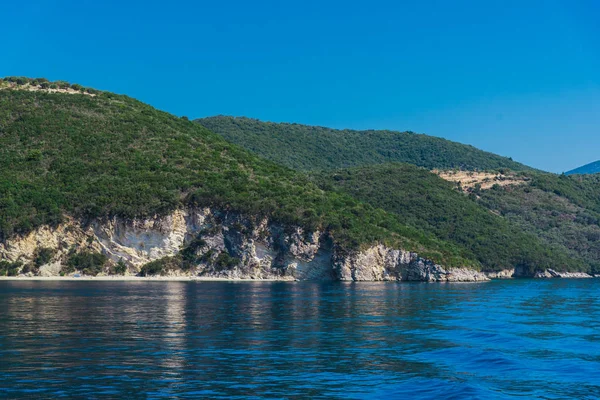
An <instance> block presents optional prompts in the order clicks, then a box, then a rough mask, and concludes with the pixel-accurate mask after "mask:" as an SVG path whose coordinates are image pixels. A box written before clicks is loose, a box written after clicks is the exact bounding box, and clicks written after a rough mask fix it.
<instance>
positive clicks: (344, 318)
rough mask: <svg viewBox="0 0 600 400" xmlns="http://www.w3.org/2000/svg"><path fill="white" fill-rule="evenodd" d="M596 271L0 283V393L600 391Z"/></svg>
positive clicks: (491, 394) (489, 394) (494, 394)
mask: <svg viewBox="0 0 600 400" xmlns="http://www.w3.org/2000/svg"><path fill="white" fill-rule="evenodd" d="M599 285H600V282H599V281H597V280H551V281H539V280H535V281H534V280H518V281H504V282H491V283H485V284H397V283H354V284H349V283H348V284H346V283H283V282H281V283H278V282H255V283H223V282H198V283H193V282H35V281H2V282H0V360H1V363H0V397H8V398H14V397H45V398H48V397H50V398H55V397H59V396H67V397H73V396H81V397H89V396H98V397H102V396H106V397H114V396H117V395H119V396H128V397H137V396H141V395H142V394H147V395H148V396H150V397H189V398H199V397H227V398H232V397H233V398H235V397H253V396H256V397H260V396H266V397H327V398H331V397H347V398H365V397H372V398H389V397H392V398H402V397H411V398H415V397H422V398H438V397H440V396H443V397H445V398H448V397H453V396H454V397H456V398H465V397H485V398H505V397H511V396H523V397H534V396H542V397H550V398H554V397H565V396H567V397H578V398H583V397H588V398H597V397H599V396H600V372H599V371H600V295H599V293H600V291H599V290H598V289H599V287H598V286H599Z"/></svg>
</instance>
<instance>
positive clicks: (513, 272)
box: [485, 268, 594, 279]
mask: <svg viewBox="0 0 600 400" xmlns="http://www.w3.org/2000/svg"><path fill="white" fill-rule="evenodd" d="M485 274H486V276H487V277H488V278H491V279H509V278H541V279H549V278H594V276H592V275H590V274H586V273H585V272H560V271H555V270H553V269H550V268H549V269H546V270H541V271H535V272H534V273H530V272H526V271H525V270H523V268H515V269H506V270H502V271H498V272H486V273H485Z"/></svg>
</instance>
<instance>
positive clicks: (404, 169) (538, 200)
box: [199, 117, 600, 272]
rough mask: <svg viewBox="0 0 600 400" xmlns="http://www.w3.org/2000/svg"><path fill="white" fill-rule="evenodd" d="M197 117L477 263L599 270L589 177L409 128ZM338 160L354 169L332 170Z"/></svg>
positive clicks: (596, 205)
mask: <svg viewBox="0 0 600 400" xmlns="http://www.w3.org/2000/svg"><path fill="white" fill-rule="evenodd" d="M199 122H200V123H201V124H202V125H204V126H207V127H209V128H210V129H214V130H215V131H216V132H218V133H220V134H221V135H223V136H224V137H225V138H227V139H228V140H232V141H233V142H235V143H239V144H241V145H243V146H245V147H247V148H248V149H249V150H252V151H254V152H256V153H258V154H261V155H263V156H265V157H267V158H269V159H272V160H275V161H277V162H280V163H281V164H283V165H287V166H290V167H293V168H296V169H298V170H301V171H302V170H317V171H313V172H312V173H313V174H315V178H314V179H315V180H316V181H317V182H318V183H319V184H320V185H321V187H324V188H328V189H332V190H337V191H340V192H343V193H347V194H350V195H352V196H354V197H356V198H358V199H360V200H362V201H364V202H366V203H369V204H371V205H373V206H374V207H379V208H383V209H385V210H387V211H388V212H392V213H395V214H397V215H399V216H400V217H401V219H402V221H404V222H405V223H407V224H409V225H411V226H413V227H415V228H417V229H423V230H427V231H428V232H431V233H433V234H434V235H435V236H436V237H437V238H438V239H439V240H443V241H449V242H451V243H453V244H455V245H457V246H459V247H460V248H462V249H463V251H464V252H465V254H467V255H468V256H469V257H472V258H475V259H477V260H478V261H479V262H480V263H481V264H482V265H483V267H484V268H485V269H499V268H504V267H507V266H513V267H514V266H523V267H525V268H526V269H529V270H531V269H532V268H533V269H535V268H538V267H540V266H544V265H546V266H550V265H551V266H552V268H555V269H562V270H564V269H567V270H590V271H593V272H597V271H600V251H599V249H600V235H599V231H600V227H599V221H600V215H599V214H598V211H599V210H600V200H599V199H600V192H599V191H598V190H600V189H599V188H600V185H599V184H598V182H597V181H595V180H594V179H595V178H594V177H593V176H592V177H587V178H586V177H582V178H576V177H566V176H563V177H559V176H557V175H554V174H548V173H542V172H538V171H535V170H532V169H528V168H527V167H524V166H523V165H521V164H518V163H514V162H512V161H510V160H508V159H505V158H502V157H499V156H495V155H489V154H488V153H485V152H482V151H479V150H476V149H473V148H471V147H469V146H464V145H460V144H457V143H452V142H448V141H445V140H441V139H437V138H431V137H428V136H424V135H415V134H410V133H395V132H389V131H370V132H357V131H338V130H333V129H327V128H320V127H307V126H303V125H297V124H273V123H264V122H260V121H257V120H251V119H247V118H231V117H214V118H207V119H203V120H200V121H199ZM269 138H271V139H272V140H269ZM365 138H366V139H365ZM366 143H368V144H369V146H366V145H365V144H366ZM436 146H437V147H436ZM385 149H388V150H389V151H388V152H387V153H386V152H385V151H384V150H385ZM382 154H386V155H389V154H394V157H385V156H382ZM392 159H394V160H395V159H401V160H403V161H407V162H408V163H409V164H413V165H415V166H421V167H424V168H425V169H428V170H433V172H435V174H437V175H439V177H441V178H443V179H444V180H446V181H449V183H444V182H442V180H441V179H440V178H438V177H436V176H435V175H434V174H432V173H430V172H428V171H426V170H425V169H419V168H414V167H410V166H408V165H394V164H393V163H386V161H390V160H392ZM457 160H463V161H461V162H459V161H457ZM464 160H470V161H468V162H467V161H464ZM474 160H476V161H474ZM376 164H381V166H377V165H376ZM347 165H359V167H353V168H346V169H342V170H340V169H339V167H343V166H347ZM360 165H363V166H362V167H360ZM457 165H460V166H461V167H462V169H458V168H454V167H456V166H457ZM469 168H472V169H477V170H478V171H468V169H469ZM465 169H467V170H465ZM319 170H320V171H319ZM448 185H450V186H448ZM453 192H454V193H453ZM455 192H463V195H459V193H455Z"/></svg>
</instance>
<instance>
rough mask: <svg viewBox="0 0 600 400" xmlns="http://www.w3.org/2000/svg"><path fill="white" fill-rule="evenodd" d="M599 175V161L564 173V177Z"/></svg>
mask: <svg viewBox="0 0 600 400" xmlns="http://www.w3.org/2000/svg"><path fill="white" fill-rule="evenodd" d="M597 173H600V161H596V162H593V163H590V164H587V165H584V166H583V167H579V168H576V169H574V170H572V171H569V172H565V175H576V174H597Z"/></svg>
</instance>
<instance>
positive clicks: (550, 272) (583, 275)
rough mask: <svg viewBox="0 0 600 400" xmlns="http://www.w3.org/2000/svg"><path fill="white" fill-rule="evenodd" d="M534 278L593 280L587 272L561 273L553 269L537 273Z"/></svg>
mask: <svg viewBox="0 0 600 400" xmlns="http://www.w3.org/2000/svg"><path fill="white" fill-rule="evenodd" d="M533 277H534V278H593V276H592V275H589V274H586V273H585V272H559V271H555V270H553V269H547V270H545V271H536V273H535V274H534V276H533Z"/></svg>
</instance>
